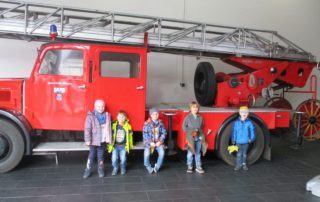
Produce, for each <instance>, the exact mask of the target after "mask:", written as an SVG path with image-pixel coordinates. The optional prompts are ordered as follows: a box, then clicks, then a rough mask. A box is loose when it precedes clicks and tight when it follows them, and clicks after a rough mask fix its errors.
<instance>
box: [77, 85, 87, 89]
mask: <svg viewBox="0 0 320 202" xmlns="http://www.w3.org/2000/svg"><path fill="white" fill-rule="evenodd" d="M78 88H81V89H86V88H87V86H86V85H81V86H79V87H78Z"/></svg>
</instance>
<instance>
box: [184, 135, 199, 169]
mask: <svg viewBox="0 0 320 202" xmlns="http://www.w3.org/2000/svg"><path fill="white" fill-rule="evenodd" d="M194 151H195V155H194V157H195V161H196V167H199V166H201V153H200V151H201V141H200V140H198V141H194ZM192 162H193V153H192V151H190V149H188V153H187V165H188V167H192Z"/></svg>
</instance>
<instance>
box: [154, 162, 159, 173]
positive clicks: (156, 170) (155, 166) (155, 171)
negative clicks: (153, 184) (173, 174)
mask: <svg viewBox="0 0 320 202" xmlns="http://www.w3.org/2000/svg"><path fill="white" fill-rule="evenodd" d="M157 167H158V166H157V164H155V165H154V167H153V172H154V173H157V172H158V170H159V168H157Z"/></svg>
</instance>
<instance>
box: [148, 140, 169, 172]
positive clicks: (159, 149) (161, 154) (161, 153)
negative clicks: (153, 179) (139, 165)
mask: <svg viewBox="0 0 320 202" xmlns="http://www.w3.org/2000/svg"><path fill="white" fill-rule="evenodd" d="M154 150H157V152H158V160H157V163H156V166H155V169H156V170H159V169H160V168H161V166H162V163H163V159H164V149H163V145H161V146H160V147H156V148H155V149H154ZM143 160H144V166H145V167H146V168H147V169H148V170H149V169H150V168H151V164H150V148H147V147H145V148H144V159H143Z"/></svg>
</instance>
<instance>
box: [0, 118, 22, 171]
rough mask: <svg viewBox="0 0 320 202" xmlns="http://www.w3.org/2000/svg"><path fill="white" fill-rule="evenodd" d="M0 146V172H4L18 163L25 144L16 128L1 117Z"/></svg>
mask: <svg viewBox="0 0 320 202" xmlns="http://www.w3.org/2000/svg"><path fill="white" fill-rule="evenodd" d="M0 147H1V148H0V173H5V172H8V171H10V170H12V169H13V168H15V167H16V166H17V165H18V164H19V162H20V161H21V159H22V157H23V154H24V150H25V145H24V140H23V137H22V135H21V133H20V131H19V130H18V128H17V127H16V126H15V125H14V124H12V123H11V122H9V121H7V120H3V119H0Z"/></svg>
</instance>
